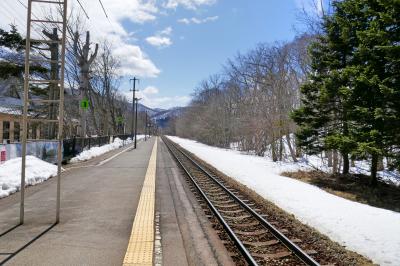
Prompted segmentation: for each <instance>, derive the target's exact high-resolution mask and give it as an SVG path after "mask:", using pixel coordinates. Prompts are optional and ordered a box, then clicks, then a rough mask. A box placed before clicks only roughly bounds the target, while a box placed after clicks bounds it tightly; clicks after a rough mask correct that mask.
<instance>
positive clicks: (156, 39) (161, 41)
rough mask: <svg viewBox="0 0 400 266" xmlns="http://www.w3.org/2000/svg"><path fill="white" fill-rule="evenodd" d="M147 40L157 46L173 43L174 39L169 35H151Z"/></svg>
mask: <svg viewBox="0 0 400 266" xmlns="http://www.w3.org/2000/svg"><path fill="white" fill-rule="evenodd" d="M146 41H147V42H148V43H149V44H151V45H153V46H157V47H167V46H170V45H171V44H172V41H171V39H170V38H168V37H161V36H150V37H147V38H146Z"/></svg>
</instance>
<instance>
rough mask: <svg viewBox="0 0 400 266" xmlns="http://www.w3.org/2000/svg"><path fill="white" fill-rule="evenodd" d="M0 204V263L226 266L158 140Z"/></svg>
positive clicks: (221, 251) (90, 164)
mask: <svg viewBox="0 0 400 266" xmlns="http://www.w3.org/2000/svg"><path fill="white" fill-rule="evenodd" d="M61 191H62V194H61V213H60V223H59V224H54V220H55V200H56V180H55V179H50V180H48V181H46V182H44V183H42V184H40V185H36V186H32V187H29V188H28V189H27V190H26V197H25V204H26V205H25V223H24V224H23V225H20V226H18V221H19V196H20V195H19V193H15V194H14V195H12V196H10V197H7V198H4V199H0V265H1V264H2V263H3V264H4V265H231V264H233V263H232V261H231V259H230V257H229V255H228V252H227V251H226V249H225V247H224V246H223V244H222V243H221V241H220V240H219V238H218V236H217V235H216V234H215V232H214V231H213V229H212V228H211V226H210V224H209V222H208V219H207V218H206V217H204V213H203V211H202V209H201V207H200V206H199V205H198V203H197V201H196V199H195V198H194V196H193V194H192V193H191V192H190V190H189V188H188V185H187V184H186V182H185V179H184V176H183V175H182V173H181V171H180V170H179V168H178V167H177V165H176V163H175V162H174V160H173V159H172V157H171V156H170V154H169V152H168V150H167V148H166V146H165V145H164V143H163V142H162V141H161V139H160V138H156V137H152V138H151V139H150V140H148V141H146V142H145V141H142V142H139V143H138V147H137V149H132V147H131V146H126V147H123V148H121V149H120V150H117V151H114V152H112V153H110V154H108V155H105V156H102V157H101V158H96V159H94V160H92V161H89V162H85V163H84V164H80V165H74V166H72V167H70V166H68V167H67V171H65V172H64V173H63V175H62V183H61Z"/></svg>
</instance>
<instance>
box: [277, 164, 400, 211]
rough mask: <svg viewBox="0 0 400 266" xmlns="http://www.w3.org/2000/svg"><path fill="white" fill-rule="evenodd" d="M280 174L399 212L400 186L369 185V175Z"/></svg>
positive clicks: (348, 197) (380, 183) (311, 172)
mask: <svg viewBox="0 0 400 266" xmlns="http://www.w3.org/2000/svg"><path fill="white" fill-rule="evenodd" d="M282 175H283V176H287V177H291V178H295V179H298V180H301V181H303V182H307V183H309V184H312V185H315V186H318V187H319V188H321V189H323V190H325V191H327V192H329V193H332V194H334V195H337V196H339V197H342V198H345V199H349V200H352V201H356V202H360V203H365V204H368V205H371V206H374V207H379V208H384V209H388V210H392V211H396V212H400V188H399V187H396V186H394V185H389V184H386V183H383V182H379V183H378V185H377V186H376V187H371V186H370V185H369V177H368V176H365V175H331V174H327V173H324V172H320V171H298V172H284V173H282Z"/></svg>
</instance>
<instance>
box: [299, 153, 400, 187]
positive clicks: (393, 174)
mask: <svg viewBox="0 0 400 266" xmlns="http://www.w3.org/2000/svg"><path fill="white" fill-rule="evenodd" d="M369 163H370V162H369V161H366V160H362V161H355V163H354V166H352V167H350V173H354V174H364V175H370V174H371V172H370V164H369ZM300 165H301V166H302V167H309V168H310V169H311V168H314V169H315V168H316V169H318V170H321V171H324V172H327V173H330V172H332V167H328V159H327V158H321V157H319V156H317V155H311V156H306V157H304V158H302V159H301V161H300ZM377 175H378V178H379V179H381V180H382V181H383V182H385V183H388V184H392V185H395V186H400V173H398V172H397V171H389V170H387V169H385V170H383V171H378V172H377Z"/></svg>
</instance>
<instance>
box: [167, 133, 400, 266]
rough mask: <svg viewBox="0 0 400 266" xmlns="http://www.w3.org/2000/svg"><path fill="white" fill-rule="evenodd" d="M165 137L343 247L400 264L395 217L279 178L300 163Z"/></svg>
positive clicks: (399, 219)
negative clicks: (276, 161) (282, 161)
mask: <svg viewBox="0 0 400 266" xmlns="http://www.w3.org/2000/svg"><path fill="white" fill-rule="evenodd" d="M169 138H170V139H171V140H173V141H175V142H176V143H178V144H179V145H181V146H182V147H183V148H185V149H187V150H188V151H190V152H192V153H194V154H196V155H197V156H198V157H199V158H201V159H202V160H204V161H206V162H207V163H209V164H211V165H213V166H214V167H216V168H217V169H219V170H220V171H222V172H224V173H225V174H227V175H228V176H231V177H232V178H234V179H236V180H237V181H239V182H241V183H242V184H244V185H246V186H248V187H249V188H251V189H253V190H254V191H256V192H257V193H258V194H259V195H261V196H263V197H264V198H266V199H268V200H270V201H272V202H274V203H275V204H276V205H278V206H279V207H281V208H282V209H284V210H286V211H287V212H289V213H292V214H294V215H295V216H296V217H297V219H299V220H300V221H302V222H304V223H306V224H308V225H310V226H312V227H314V228H316V229H318V230H319V231H320V232H322V233H323V234H325V235H327V236H329V237H330V238H331V239H333V240H334V241H337V242H339V243H340V244H342V245H344V246H346V247H347V248H348V249H350V250H353V251H356V252H358V253H360V254H363V255H365V256H367V257H369V258H370V259H372V260H373V261H374V262H376V263H379V264H381V265H400V213H398V212H393V211H389V210H385V209H380V208H375V207H372V206H369V205H366V204H361V203H357V202H353V201H350V200H347V199H344V198H341V197H338V196H335V195H333V194H330V193H327V192H325V191H324V190H322V189H319V188H318V187H315V186H313V185H310V184H307V183H304V182H301V181H298V180H295V179H291V178H288V177H284V176H281V175H280V173H281V172H283V171H296V170H299V169H301V168H304V167H305V166H304V162H303V163H274V162H272V161H271V160H268V159H267V158H262V157H257V156H253V155H245V154H241V153H240V152H238V151H233V150H226V149H220V148H216V147H210V146H207V145H204V144H201V143H198V142H195V141H192V140H187V139H181V138H177V137H169Z"/></svg>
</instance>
